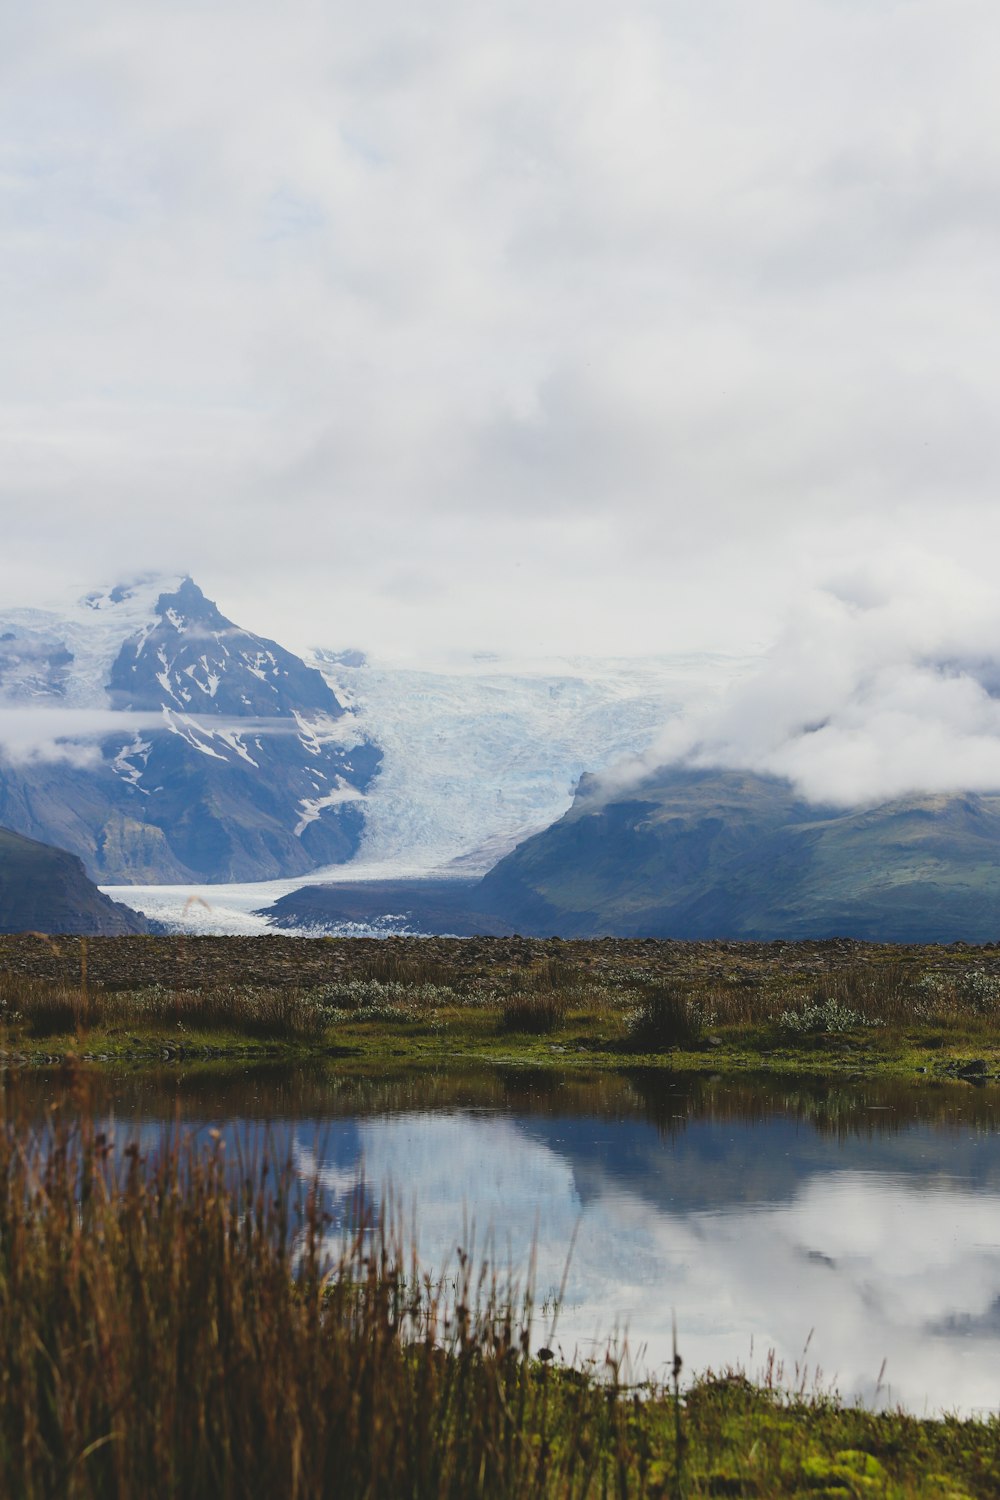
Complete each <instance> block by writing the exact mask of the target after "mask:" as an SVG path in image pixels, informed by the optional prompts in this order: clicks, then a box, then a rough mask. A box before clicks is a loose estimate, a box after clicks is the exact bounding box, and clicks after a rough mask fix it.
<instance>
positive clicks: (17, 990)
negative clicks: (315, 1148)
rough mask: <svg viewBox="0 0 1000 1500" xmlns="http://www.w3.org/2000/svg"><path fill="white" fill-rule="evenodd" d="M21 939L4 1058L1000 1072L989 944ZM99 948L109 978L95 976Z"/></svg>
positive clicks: (0, 1002)
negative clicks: (517, 1058) (251, 1057)
mask: <svg viewBox="0 0 1000 1500" xmlns="http://www.w3.org/2000/svg"><path fill="white" fill-rule="evenodd" d="M19 941H20V943H21V947H20V949H19V950H18V958H19V968H18V969H16V970H15V969H9V970H7V971H5V972H0V1051H5V1052H6V1053H7V1055H8V1056H10V1055H11V1054H12V1053H13V1054H14V1055H19V1049H20V1054H23V1055H24V1056H31V1055H36V1056H38V1055H49V1054H51V1053H52V1052H55V1051H61V1052H62V1054H63V1055H65V1054H66V1053H67V1052H70V1051H73V1052H76V1053H78V1054H79V1053H81V1052H82V1053H83V1055H86V1056H102V1057H103V1056H106V1055H109V1053H110V1054H114V1055H121V1054H130V1053H131V1054H135V1055H142V1054H143V1052H144V1049H145V1050H146V1051H152V1050H153V1049H154V1048H155V1049H158V1050H159V1051H160V1052H161V1053H163V1052H167V1053H169V1054H171V1055H173V1053H175V1052H179V1053H186V1052H196V1051H197V1049H198V1048H199V1047H203V1048H205V1049H208V1050H209V1051H211V1050H212V1049H216V1050H217V1049H218V1048H219V1047H222V1048H223V1049H226V1050H228V1051H230V1052H233V1053H234V1054H235V1053H238V1052H240V1051H241V1049H242V1050H243V1051H253V1050H254V1048H257V1050H259V1051H267V1050H268V1049H270V1050H271V1051H276V1050H280V1049H281V1048H283V1047H286V1048H289V1049H293V1048H298V1049H300V1050H302V1051H308V1050H310V1049H314V1050H322V1049H324V1048H327V1049H333V1050H343V1049H347V1050H349V1051H351V1052H354V1053H360V1052H372V1053H373V1052H377V1051H378V1050H379V1048H382V1049H383V1050H386V1049H391V1047H393V1046H397V1047H398V1046H403V1047H408V1048H415V1049H416V1050H418V1051H419V1050H421V1049H423V1050H424V1051H425V1052H426V1051H428V1050H431V1051H432V1050H433V1049H434V1048H435V1047H437V1048H438V1049H439V1050H442V1049H444V1050H447V1049H448V1048H449V1047H460V1048H462V1049H465V1050H466V1051H470V1050H474V1051H477V1052H479V1053H481V1054H482V1055H486V1054H488V1053H489V1052H490V1050H491V1048H492V1049H493V1051H494V1052H496V1051H499V1050H500V1049H501V1048H502V1049H503V1051H504V1053H505V1054H506V1055H510V1053H511V1052H512V1050H516V1051H519V1052H521V1053H522V1054H523V1055H524V1056H526V1057H527V1056H528V1055H529V1054H530V1053H531V1049H532V1048H534V1054H532V1055H533V1056H534V1057H535V1060H536V1061H537V1060H541V1058H542V1055H543V1053H544V1051H545V1050H546V1049H551V1048H553V1047H555V1048H559V1049H561V1050H564V1051H569V1052H572V1053H573V1054H574V1055H575V1056H578V1055H580V1054H584V1053H589V1054H590V1055H591V1056H592V1057H593V1058H594V1059H595V1060H597V1059H601V1058H603V1059H606V1060H612V1059H615V1058H617V1059H619V1061H622V1062H624V1061H625V1060H626V1059H634V1058H636V1057H638V1056H639V1055H644V1056H647V1057H650V1058H653V1057H657V1056H659V1057H662V1058H663V1059H667V1058H670V1057H675V1056H676V1057H677V1058H678V1059H679V1062H678V1066H689V1065H693V1063H692V1062H691V1059H692V1058H698V1057H703V1056H704V1054H706V1053H707V1052H708V1051H709V1050H712V1049H718V1048H725V1049H726V1050H725V1051H724V1052H720V1053H718V1061H719V1062H722V1061H723V1060H724V1059H728V1060H730V1062H731V1065H732V1066H744V1067H749V1066H785V1065H790V1064H791V1063H792V1061H793V1060H794V1059H795V1058H796V1057H801V1058H802V1059H803V1061H805V1062H806V1063H807V1064H808V1066H810V1067H817V1066H820V1065H821V1064H822V1063H823V1059H824V1058H825V1059H827V1060H830V1059H834V1058H835V1057H836V1056H838V1055H839V1056H840V1057H841V1058H842V1059H845V1058H846V1057H847V1054H848V1053H849V1052H851V1051H852V1050H853V1052H854V1053H855V1054H856V1055H857V1056H858V1057H859V1058H860V1057H864V1058H867V1059H868V1060H869V1062H870V1063H871V1064H873V1065H874V1064H876V1063H877V1065H878V1066H889V1065H892V1066H899V1067H903V1068H907V1069H910V1070H911V1071H912V1069H913V1068H915V1067H916V1066H917V1065H918V1064H920V1063H926V1064H927V1065H928V1066H930V1067H933V1068H935V1069H936V1068H937V1067H938V1063H939V1062H940V1064H941V1066H942V1067H944V1066H945V1065H947V1064H948V1058H949V1054H953V1057H954V1059H955V1060H956V1066H957V1065H959V1063H961V1061H962V1059H963V1057H964V1059H965V1064H966V1065H967V1068H968V1067H971V1062H972V1061H975V1060H976V1057H977V1054H979V1058H978V1060H979V1062H982V1061H983V1058H982V1056H981V1054H983V1053H986V1055H987V1056H988V1057H990V1058H995V1061H992V1062H989V1063H986V1064H985V1065H984V1067H983V1068H981V1069H980V1071H981V1073H982V1074H983V1076H986V1075H988V1074H989V1073H990V1071H996V1069H997V1066H998V1065H1000V1056H996V1053H997V1040H998V1035H1000V958H998V956H997V955H996V954H995V953H994V952H993V951H992V950H983V951H982V952H981V953H980V954H976V953H975V952H969V953H961V954H959V953H954V952H952V951H951V950H944V949H923V950H908V951H907V952H906V953H903V954H900V955H898V956H897V955H894V954H892V953H887V952H886V950H881V949H875V948H871V949H867V950H866V949H865V948H864V947H863V945H855V946H854V948H853V949H852V950H851V951H850V952H849V953H848V954H847V955H846V956H845V955H841V954H840V953H839V952H838V953H837V954H836V955H835V956H836V960H837V961H836V963H834V964H831V963H830V959H829V955H824V954H823V952H822V949H823V945H820V944H815V945H811V946H810V945H801V946H800V949H799V950H797V951H796V953H795V955H793V957H792V958H791V959H789V960H785V959H784V958H783V951H784V950H783V949H782V947H781V945H771V947H768V945H757V946H756V947H752V946H750V945H748V946H746V947H743V946H741V945H739V944H720V945H714V946H713V945H703V947H699V945H689V946H688V947H685V945H673V946H671V945H667V944H664V945H657V944H653V945H644V944H633V945H631V947H630V948H629V947H626V948H625V949H624V950H623V951H622V952H621V954H619V953H618V950H617V949H616V948H614V947H612V948H611V949H610V950H609V949H608V947H607V945H603V944H600V943H593V944H589V945H588V944H559V945H556V944H545V943H541V942H538V943H530V942H527V941H523V942H519V943H518V944H515V945H513V946H512V945H511V944H504V945H503V946H501V947H498V948H497V949H496V955H497V957H502V959H503V962H491V961H490V960H491V955H492V954H493V952H494V950H493V949H492V948H491V947H490V944H489V942H488V941H487V940H483V941H482V942H480V941H479V940H469V941H467V942H463V941H461V940H441V941H440V942H435V944H434V946H433V947H429V946H428V947H426V949H425V948H422V947H421V946H420V944H419V943H417V942H416V941H414V942H411V943H410V944H409V945H407V943H406V942H405V941H403V940H399V941H398V942H396V941H390V942H387V943H384V944H381V945H378V944H372V943H367V942H365V941H364V940H357V942H356V943H355V942H351V941H349V940H337V941H336V942H329V941H320V942H309V941H308V940H299V941H300V944H302V947H301V948H300V949H299V950H295V949H294V948H292V949H290V948H289V947H288V940H278V939H273V940H272V939H262V940H258V941H259V942H260V943H261V944H263V947H262V948H260V949H257V950H250V951H249V952H248V950H246V949H244V948H240V947H239V940H235V939H234V940H231V941H232V942H233V943H234V944H236V945H237V946H235V947H234V948H233V949H232V950H229V951H230V952H231V953H232V955H233V959H232V962H231V963H230V965H229V967H228V969H227V968H226V966H225V964H224V963H223V959H224V957H225V953H226V950H225V949H222V950H220V949H219V948H218V946H217V943H216V942H215V940H211V939H198V940H191V941H190V943H186V944H183V945H179V944H178V943H176V942H173V941H171V940H166V939H164V940H158V939H142V940H129V939H122V940H119V941H120V943H121V947H120V948H118V949H116V948H115V947H114V946H113V943H114V940H105V943H104V946H102V947H99V948H98V947H94V948H93V949H92V951H91V950H88V949H87V948H86V947H85V946H84V944H83V942H82V940H81V941H80V943H79V947H78V951H77V950H76V949H73V951H70V948H69V945H67V944H65V942H64V948H63V949H60V951H59V953H58V954H54V953H53V952H52V945H51V944H50V943H48V942H47V940H46V941H37V942H35V946H34V947H31V946H30V945H29V943H28V940H19ZM32 941H34V940H32ZM74 941H75V940H74ZM95 941H96V940H95ZM226 941H229V940H225V939H222V940H218V942H222V943H225V942H226ZM497 941H498V942H499V940H497ZM272 942H281V943H282V944H283V946H282V947H281V953H282V954H284V955H285V957H284V959H283V963H284V965H285V967H284V969H283V970H282V969H281V966H280V965H277V966H275V965H274V964H273V963H272V962H271V961H270V960H269V959H268V957H267V954H268V952H269V948H268V945H269V944H271V943H272ZM129 944H131V946H129ZM202 945H204V946H202ZM831 946H832V947H833V948H834V949H836V945H831ZM373 948H375V949H377V951H375V952H373V951H372V949H373ZM88 952H90V958H91V959H93V958H94V957H95V956H96V959H97V962H96V964H95V963H93V962H91V963H90V974H91V975H94V972H95V969H96V973H97V975H98V976H99V977H97V978H93V977H91V978H88ZM116 952H117V953H120V954H121V955H123V957H131V956H134V959H135V962H136V967H137V970H138V973H139V974H141V975H142V976H143V978H144V979H145V977H146V976H147V975H157V976H159V975H161V974H162V975H164V976H171V977H173V976H176V978H177V982H176V983H174V982H171V980H170V979H167V978H164V979H160V978H159V977H157V978H156V979H155V981H154V982H153V983H148V982H145V983H142V984H139V983H136V984H135V985H129V984H128V983H127V982H125V981H126V980H127V978H128V965H127V963H124V962H120V963H118V964H117V966H116V964H115V963H114V962H113V960H114V958H115V954H116ZM258 953H259V954H260V961H259V969H260V971H261V972H263V973H265V974H268V975H269V976H274V977H269V979H268V982H266V983H265V982H259V981H256V980H254V979H253V978H252V977H251V976H252V975H253V973H254V972H256V970H255V969H254V968H253V967H250V966H249V965H248V963H247V958H248V957H249V958H254V959H255V960H256V959H257V956H258ZM296 953H301V958H300V959H299V961H298V962H297V963H292V961H291V960H292V959H293V958H295V955H296ZM178 955H180V957H178ZM241 955H242V956H241ZM317 955H318V957H317ZM647 956H648V961H647V962H645V963H638V962H637V961H636V960H637V958H643V957H647ZM109 960H110V962H109ZM281 972H283V973H284V976H285V978H284V982H277V979H276V976H277V974H279V973H281ZM181 980H184V981H185V982H183V983H182V982H181ZM47 1043H48V1044H51V1045H46V1044H47ZM931 1054H933V1056H932V1055H931ZM970 1057H971V1061H970ZM768 1058H769V1059H772V1061H771V1062H766V1061H765V1059H768ZM866 1065H868V1064H866ZM845 1066H846V1063H845ZM969 1076H970V1077H971V1073H970V1074H969Z"/></svg>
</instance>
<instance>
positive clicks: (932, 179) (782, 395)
mask: <svg viewBox="0 0 1000 1500" xmlns="http://www.w3.org/2000/svg"><path fill="white" fill-rule="evenodd" d="M998 76H1000V7H998V6H997V4H996V0H755V3H754V4H747V3H746V0H659V3H656V4H653V3H641V0H618V3H616V4H615V5H613V6H612V5H609V4H608V3H607V0H600V3H597V0H545V3H542V4H538V3H537V0H490V3H488V4H477V3H474V0H425V3H423V4H421V5H419V6H414V5H412V4H405V3H403V0H366V3H364V4H363V5H359V4H357V3H351V4H346V3H342V0H285V3H283V4H281V5H277V4H275V3H274V0H267V3H259V0H216V3H211V0H199V3H185V0H142V3H138V4H137V3H136V0H121V3H119V0H68V3H65V4H62V3H58V0H37V3H30V4H29V3H19V0H0V506H2V513H3V536H2V548H0V591H2V595H3V598H4V601H5V602H6V603H9V604H25V603H31V602H38V601H39V600H40V599H42V598H43V597H51V596H53V595H55V594H58V593H59V592H60V591H61V590H63V589H68V590H72V591H74V592H79V591H82V590H83V589H85V588H90V587H93V586H95V585H96V584H98V583H102V582H107V581H113V580H114V579H115V578H117V577H119V576H122V575H125V574H128V573H134V572H136V571H141V570H145V569H149V568H158V567H162V568H165V569H175V568H183V569H187V570H190V571H191V572H192V574H193V575H194V576H195V577H196V578H197V579H198V580H199V581H200V582H201V583H202V585H203V587H204V588H205V589H206V591H207V592H208V593H210V594H211V595H212V596H214V597H216V598H218V600H219V602H220V604H221V605H222V607H223V608H224V609H225V610H226V612H227V613H229V614H231V615H232V616H234V617H235V618H237V619H238V620H240V621H241V622H242V623H245V624H247V625H250V626H251V627H253V628H256V629H259V630H264V631H266V632H267V633H269V634H272V635H274V636H276V637H278V638H279V639H282V640H283V641H285V642H286V643H287V644H289V645H292V646H295V645H299V646H301V645H304V644H306V643H308V642H316V643H323V644H328V645H345V644H348V643H357V644H360V645H362V646H367V647H369V648H370V649H374V650H376V651H379V652H382V653H384V654H389V655H397V656H398V655H405V654H407V653H416V654H418V655H419V654H420V653H423V652H430V651H433V650H437V649H438V648H440V647H441V646H447V645H459V646H475V647H487V648H488V647H493V648H495V649H499V650H508V649H513V650H517V651H519V652H523V651H533V650H537V651H539V652H545V653H548V652H552V651H560V650H561V651H567V650H582V651H586V652H601V651H604V652H607V653H608V654H620V653H636V654H638V653H643V652H658V651H668V650H687V649H693V648H700V647H716V648H722V649H730V650H734V651H741V650H743V649H745V648H746V647H747V646H748V645H749V646H757V645H761V644H763V643H766V642H767V641H769V640H770V639H771V638H772V637H773V636H774V635H775V634H776V633H777V632H778V630H779V628H780V627H781V623H782V621H783V620H786V619H787V618H788V611H789V610H792V611H793V617H794V611H795V609H797V608H798V605H797V603H796V601H797V600H798V599H799V598H800V597H801V596H802V595H803V593H804V592H805V591H807V590H808V588H809V587H810V586H811V585H815V584H823V583H827V582H830V581H831V580H832V581H833V583H834V586H835V587H836V588H838V589H839V590H840V591H841V593H843V590H844V588H845V587H846V589H847V591H848V593H850V590H851V588H852V587H853V584H852V583H851V581H850V580H851V579H852V578H853V577H854V575H855V574H856V573H857V572H858V570H859V568H860V569H862V570H864V569H865V568H868V567H869V566H870V565H872V564H874V567H875V569H876V571H878V570H879V569H882V570H883V571H885V570H886V569H887V570H888V576H890V577H893V576H898V575H899V574H900V572H902V573H903V574H905V575H906V578H907V580H908V581H907V588H908V589H909V595H908V597H910V598H911V599H912V597H913V589H914V587H916V588H917V589H918V594H919V585H920V580H921V579H926V578H927V577H928V576H930V575H933V574H934V572H935V569H936V568H937V567H938V564H939V563H940V565H941V569H942V572H941V576H942V577H943V578H944V579H945V580H946V587H945V590H944V596H942V593H941V590H940V589H937V590H936V591H932V593H931V594H929V595H928V606H927V607H928V609H936V608H939V607H940V606H941V600H942V597H945V596H946V597H947V598H949V599H951V600H952V602H953V603H958V604H960V602H961V599H962V597H963V596H964V593H965V589H966V584H965V582H963V580H965V579H968V580H969V584H968V587H969V588H970V589H971V590H973V592H974V591H975V590H977V589H981V587H982V586H983V585H984V584H986V583H988V582H989V580H991V579H992V577H993V575H994V573H995V571H996V560H997V557H998V547H1000V506H998V505H997V478H998V475H1000V422H998V420H997V410H996V408H997V398H998V395H1000V319H998V317H997V308H998V307H1000V233H998V231H1000V91H998V89H997V84H996V80H997V77H998ZM845 579H846V580H847V583H846V584H844V580H845ZM913 580H916V581H917V582H916V585H914V582H913ZM916 609H917V614H918V615H919V613H920V608H919V601H918V604H917V606H916ZM997 647H1000V642H995V641H990V642H987V643H985V645H984V649H988V650H993V649H996V648H997Z"/></svg>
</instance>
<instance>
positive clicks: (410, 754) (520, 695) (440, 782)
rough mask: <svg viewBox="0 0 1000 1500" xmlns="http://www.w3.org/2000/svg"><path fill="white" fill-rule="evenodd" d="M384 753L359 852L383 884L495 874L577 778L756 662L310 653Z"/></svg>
mask: <svg viewBox="0 0 1000 1500" xmlns="http://www.w3.org/2000/svg"><path fill="white" fill-rule="evenodd" d="M307 659H308V660H309V661H310V662H311V663H312V664H314V665H315V666H317V667H318V668H319V670H320V671H321V672H322V673H323V675H324V677H325V678H326V680H327V682H328V683H329V684H330V686H331V687H332V688H333V690H334V692H335V693H336V695H337V697H338V698H339V699H340V701H341V702H342V703H344V704H345V705H346V706H347V707H348V708H349V709H350V711H351V714H352V716H353V719H354V722H355V724H356V725H357V727H358V729H359V730H360V731H362V732H364V733H365V734H367V735H368V737H369V738H370V739H372V740H373V741H374V742H375V743H377V744H378V745H379V747H380V749H381V750H382V752H383V760H382V765H381V769H380V771H379V775H378V779H377V780H376V782H375V783H374V785H373V786H372V788H371V792H370V794H369V796H368V800H367V803H366V806H365V828H364V833H363V835H362V840H361V847H360V850H359V856H358V857H359V860H360V861H362V862H363V863H364V865H365V866H366V870H365V874H366V876H367V875H369V874H375V873H378V875H379V876H380V877H384V878H385V879H400V878H405V877H407V876H417V875H420V876H426V875H428V874H429V873H431V872H433V873H434V874H435V876H440V875H448V876H458V877H462V878H470V877H475V876H480V875H483V874H485V873H486V871H487V870H488V869H490V868H491V866H492V865H494V864H495V863H496V862H497V860H498V859H500V858H501V857H502V856H503V855H505V854H508V853H509V852H510V850H511V849H513V848H514V847H515V845H516V844H518V843H519V842H520V841H521V840H522V839H524V838H526V837H527V836H528V835H529V834H532V833H536V832H537V831H538V830H539V829H541V828H547V827H548V826H549V824H550V823H553V822H554V821H555V820H556V819H557V818H560V817H561V816H562V814H563V813H564V812H565V811H566V810H567V808H568V807H569V806H570V805H571V803H572V801H573V794H574V791H575V789H576V786H577V784H578V782H579V780H580V777H581V776H582V775H583V774H584V772H586V771H601V770H603V769H604V768H605V767H607V766H611V765H614V764H615V763H616V762H617V761H620V760H621V759H622V758H623V757H625V756H629V755H635V754H638V753H641V752H645V751H646V750H647V749H648V748H649V747H650V746H651V745H652V744H653V743H654V742H655V741H656V739H657V738H658V736H659V734H660V733H661V731H662V729H663V725H664V724H665V723H666V722H667V721H668V720H669V719H671V718H673V717H674V716H676V715H677V714H678V713H679V712H681V710H682V709H693V708H697V707H699V706H703V705H705V704H706V703H709V702H712V701H714V700H715V699H716V698H717V697H718V696H719V694H720V693H721V692H722V691H723V690H724V689H725V687H727V686H728V685H729V684H730V683H731V682H732V681H733V680H734V678H738V677H739V676H741V675H743V674H744V673H746V672H747V671H748V670H749V668H750V666H751V662H750V660H749V659H748V658H740V657H729V656H722V655H711V654H693V653H675V654H672V655H668V654H664V655H662V656H653V657H644V658H638V659H634V660H627V659H621V658H604V659H601V658H595V657H553V658H548V659H544V660H539V659H524V658H517V657H497V656H490V655H484V654H483V653H477V654H475V655H469V654H464V655H463V654H461V653H459V652H455V653H454V654H452V655H450V656H446V657H444V658H438V659H437V660H436V661H434V662H427V663H424V664H423V665H421V666H420V667H414V666H400V665H393V664H386V663H380V662H372V661H368V660H366V659H365V658H364V657H363V656H362V655H361V654H360V653H358V652H347V651H340V652H336V653H334V652H330V651H319V650H317V651H315V652H313V653H312V655H311V656H309V657H308V658H307Z"/></svg>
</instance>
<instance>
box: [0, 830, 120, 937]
mask: <svg viewBox="0 0 1000 1500" xmlns="http://www.w3.org/2000/svg"><path fill="white" fill-rule="evenodd" d="M148 931H149V924H148V923H147V922H146V921H145V919H144V918H143V917H142V916H140V915H139V914H138V913H137V912H134V911H132V909H131V908H130V907H128V906H120V905H118V904H117V903H116V902H114V901H111V900H109V899H108V897H107V896H105V895H103V894H102V893H101V892H100V891H99V890H98V889H97V886H96V885H94V884H93V882H92V881H90V880H88V879H87V875H86V872H85V870H84V868H83V864H82V862H81V861H80V860H79V859H77V858H76V857H75V856H74V855H72V854H67V853H66V851H65V850H64V849H53V848H52V847H51V845H49V844H39V843H37V842H36V841H35V840H34V839H26V838H23V837H22V835H21V834H19V833H11V831H10V829H8V828H0V933H12V932H48V933H58V932H74V933H83V934H87V935H90V934H100V935H102V936H108V937H114V936H118V935H120V934H123V933H140V932H148Z"/></svg>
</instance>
